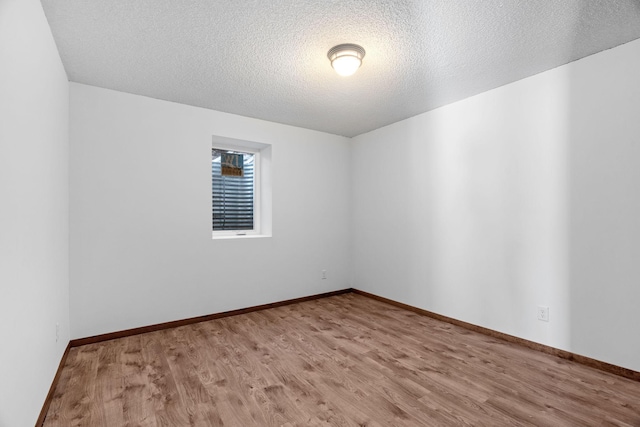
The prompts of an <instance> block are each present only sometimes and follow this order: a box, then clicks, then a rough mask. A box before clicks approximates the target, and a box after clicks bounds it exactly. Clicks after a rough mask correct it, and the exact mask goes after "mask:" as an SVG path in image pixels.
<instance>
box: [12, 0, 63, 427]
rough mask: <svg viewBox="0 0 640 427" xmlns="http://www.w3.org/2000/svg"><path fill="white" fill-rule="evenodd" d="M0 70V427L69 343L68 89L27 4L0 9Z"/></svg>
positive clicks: (20, 422)
mask: <svg viewBox="0 0 640 427" xmlns="http://www.w3.org/2000/svg"><path fill="white" fill-rule="evenodd" d="M0 64H2V66H1V67H0V93H2V96H0V121H1V122H2V126H0V200H2V209H0V235H1V236H2V238H0V295H1V296H0V342H2V345H1V346H0V360H2V364H0V378H2V380H1V381H0V425H2V426H27V425H34V423H35V421H36V419H37V417H38V413H39V412H40V409H41V408H42V405H43V403H44V400H45V397H46V395H47V392H48V390H49V387H50V385H51V382H52V380H53V378H54V375H55V373H56V370H57V368H58V364H59V363H60V360H61V357H62V355H63V353H64V351H65V349H66V346H67V344H68V342H69V234H68V231H69V215H68V212H69V204H68V201H69V198H68V191H69V186H68V147H69V139H68V129H69V115H68V112H69V108H68V107H69V83H68V80H67V76H66V74H65V71H64V68H63V65H62V62H61V60H60V57H59V55H58V51H57V48H56V46H55V43H54V41H53V37H52V35H51V31H50V29H49V26H48V24H47V21H46V18H45V15H44V12H43V10H42V6H41V4H40V2H38V1H37V0H7V1H3V2H2V3H1V4H0ZM56 325H58V327H57V328H56ZM56 329H57V330H56ZM56 335H57V337H56Z"/></svg>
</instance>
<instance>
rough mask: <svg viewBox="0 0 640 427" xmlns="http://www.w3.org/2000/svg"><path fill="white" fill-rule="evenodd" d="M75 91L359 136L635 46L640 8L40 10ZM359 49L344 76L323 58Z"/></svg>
mask: <svg viewBox="0 0 640 427" xmlns="http://www.w3.org/2000/svg"><path fill="white" fill-rule="evenodd" d="M42 5H43V7H44V10H45V13H46V15H47V18H48V20H49V24H50V25H51V29H52V32H53V36H54V38H55V40H56V43H57V45H58V49H59V51H60V55H61V57H62V61H63V63H64V66H65V68H66V71H67V74H68V76H69V79H70V80H71V81H74V82H79V83H86V84H90V85H95V86H100V87H104V88H109V89H115V90H119V91H123V92H129V93H134V94H139V95H145V96H149V97H153V98H158V99H165V100H169V101H174V102H179V103H183V104H189V105H195V106H200V107H205V108H210V109H214V110H219V111H225V112H229V113H235V114H240V115H243V116H249V117H256V118H260V119H265V120H270V121H274V122H279V123H286V124H291V125H295V126H301V127H305V128H309V129H316V130H321V131H325V132H330V133H334V134H339V135H345V136H355V135H358V134H360V133H364V132H367V131H370V130H373V129H376V128H379V127H381V126H384V125H387V124H390V123H393V122H396V121H399V120H402V119H405V118H408V117H411V116H414V115H416V114H419V113H423V112H425V111H428V110H432V109H434V108H437V107H439V106H442V105H445V104H448V103H451V102H454V101H457V100H460V99H463V98H466V97H468V96H471V95H474V94H477V93H480V92H483V91H486V90H489V89H492V88H495V87H498V86H501V85H504V84H507V83H510V82H513V81H515V80H519V79H522V78H524V77H527V76H531V75H533V74H536V73H539V72H541V71H545V70H548V69H551V68H554V67H557V66H559V65H562V64H566V63H568V62H571V61H574V60H576V59H579V58H582V57H584V56H587V55H591V54H593V53H596V52H599V51H601V50H604V49H608V48H611V47H614V46H617V45H620V44H622V43H626V42H628V41H631V40H634V39H637V38H640V0H413V1H412V0H386V1H385V0H271V1H266V0H233V1H216V0H181V1H178V0H42ZM340 43H357V44H360V45H361V46H363V47H364V48H365V50H366V51H367V53H366V56H365V58H364V61H363V65H362V67H361V68H360V70H359V71H358V72H357V73H356V74H355V75H353V76H351V77H340V76H338V75H337V74H336V73H335V72H334V71H333V69H332V68H331V65H330V63H329V60H328V59H327V56H326V55H327V51H328V50H329V49H330V48H331V47H332V46H334V45H336V44H340Z"/></svg>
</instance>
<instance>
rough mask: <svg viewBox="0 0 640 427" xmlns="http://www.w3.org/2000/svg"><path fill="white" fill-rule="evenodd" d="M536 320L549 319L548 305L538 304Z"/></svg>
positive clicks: (545, 320)
mask: <svg viewBox="0 0 640 427" xmlns="http://www.w3.org/2000/svg"><path fill="white" fill-rule="evenodd" d="M538 320H542V321H543V322H548V321H549V307H547V306H544V305H539V306H538Z"/></svg>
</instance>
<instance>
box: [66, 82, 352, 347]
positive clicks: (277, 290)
mask: <svg viewBox="0 0 640 427" xmlns="http://www.w3.org/2000/svg"><path fill="white" fill-rule="evenodd" d="M70 86H71V88H70V104H71V105H70V224H71V225H70V227H71V233H70V236H71V239H70V246H71V248H70V259H71V260H70V263H71V271H70V274H71V279H70V289H71V290H70V295H71V298H70V306H71V308H70V313H71V325H72V330H71V336H72V338H82V337H87V336H92V335H96V334H102V333H108V332H112V331H118V330H123V329H128V328H134V327H139V326H145V325H150V324H155V323H161V322H167V321H171V320H176V319H183V318H188V317H193V316H199V315H205V314H210V313H217V312H222V311H227V310H233V309H238V308H244V307H249V306H253V305H259V304H265V303H270V302H275V301H281V300H286V299H291V298H297V297H302V296H307V295H312V294H317V293H322V292H328V291H333V290H337V289H343V288H347V287H349V284H348V272H349V260H348V255H349V252H348V243H349V239H348V218H349V207H348V205H349V200H348V184H347V181H348V176H349V174H348V165H349V160H348V158H349V145H348V141H349V140H348V139H347V138H344V137H339V136H335V135H329V134H326V133H321V132H316V131H310V130H305V129H301V128H295V127H292V126H285V125H281V124H277V123H270V122H265V121H261V120H256V119H251V118H247V117H241V116H236V115H232V114H226V113H221V112H217V111H212V110H206V109H202V108H197V107H191V106H186V105H181V104H176V103H171V102H167V101H161V100H156V99H151V98H146V97H142V96H137V95H131V94H126V93H121V92H116V91H111V90H106V89H101V88H97V87H92V86H86V85H82V84H77V83H71V85H70ZM212 135H219V136H224V137H229V138H235V139H244V140H250V141H256V142H262V143H266V144H272V162H271V164H272V191H273V211H272V214H273V236H272V237H264V238H243V239H226V240H212V238H211V140H212ZM322 270H327V279H324V280H323V279H322V275H321V271H322Z"/></svg>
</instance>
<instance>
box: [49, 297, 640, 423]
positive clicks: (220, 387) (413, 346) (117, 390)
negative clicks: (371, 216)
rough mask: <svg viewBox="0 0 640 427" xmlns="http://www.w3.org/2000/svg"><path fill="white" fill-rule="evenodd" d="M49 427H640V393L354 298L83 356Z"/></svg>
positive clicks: (637, 386) (639, 387) (187, 329)
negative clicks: (139, 426)
mask: <svg viewBox="0 0 640 427" xmlns="http://www.w3.org/2000/svg"><path fill="white" fill-rule="evenodd" d="M44 425H45V426H48V427H52V426H121V425H122V426H134V425H135V426H138V425H141V426H286V427H293V426H465V425H468V426H471V425H472V426H497V425H519V426H532V425H533V426H603V425H618V426H640V382H636V381H632V380H630V379H627V378H623V377H620V376H616V375H612V374H610V373H607V372H602V371H599V370H595V369H592V368H590V367H587V366H583V365H581V364H578V363H575V362H572V361H567V360H564V359H561V358H557V357H554V356H552V355H549V354H545V353H541V352H537V351H532V350H531V349H528V348H525V347H523V346H521V345H518V344H515V343H510V342H507V341H504V340H500V339H496V338H494V337H490V336H487V335H484V334H480V333H477V332H473V331H470V330H468V329H465V328H462V327H459V326H456V325H452V324H450V323H445V322H442V321H439V320H436V319H433V318H430V317H427V316H422V315H419V314H417V313H415V312H413V311H410V310H406V309H403V308H400V307H396V306H394V305H391V304H387V303H384V302H381V301H377V300H374V299H371V298H367V297H365V296H362V295H357V294H355V293H348V294H344V295H339V296H334V297H330V298H324V299H318V300H313V301H307V302H302V303H297V304H293V305H286V306H281V307H276V308H271V309H268V310H262V311H253V312H250V313H246V314H242V315H237V316H233V317H225V318H220V319H216V320H211V321H207V322H201V323H195V324H191V325H184V326H180V327H177V328H173V329H164V330H159V331H155V332H150V333H146V334H141V335H134V336H128V337H124V338H119V339H114V340H110V341H105V342H99V343H94V344H88V345H84V346H81V347H75V348H72V349H71V350H70V353H69V357H68V358H67V362H66V365H65V367H64V369H63V370H62V374H61V376H60V381H59V382H58V386H57V388H56V391H55V393H54V397H53V399H52V402H51V406H50V408H49V412H48V415H47V417H46V419H45V423H44Z"/></svg>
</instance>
